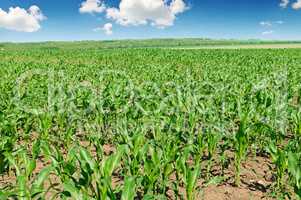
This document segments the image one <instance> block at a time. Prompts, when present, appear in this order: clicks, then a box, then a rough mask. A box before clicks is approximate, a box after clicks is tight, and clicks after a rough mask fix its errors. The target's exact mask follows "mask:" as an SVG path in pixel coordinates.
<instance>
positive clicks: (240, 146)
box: [234, 117, 249, 187]
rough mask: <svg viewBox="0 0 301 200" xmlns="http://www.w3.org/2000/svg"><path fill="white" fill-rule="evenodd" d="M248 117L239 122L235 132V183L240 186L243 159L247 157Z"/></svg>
mask: <svg viewBox="0 0 301 200" xmlns="http://www.w3.org/2000/svg"><path fill="white" fill-rule="evenodd" d="M246 123H247V119H246V117H244V118H243V119H242V120H241V121H240V124H239V129H238V131H237V132H236V134H235V162H234V164H235V185H236V186H238V187H239V186H240V171H241V161H242V160H243V159H244V158H245V156H246V152H247V149H248V144H249V142H248V135H247V132H246V129H247V127H246V126H247V124H246Z"/></svg>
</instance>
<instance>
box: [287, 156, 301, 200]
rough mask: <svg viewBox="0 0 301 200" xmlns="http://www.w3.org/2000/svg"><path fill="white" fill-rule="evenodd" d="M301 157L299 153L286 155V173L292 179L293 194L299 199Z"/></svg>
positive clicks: (300, 191)
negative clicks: (287, 172)
mask: <svg viewBox="0 0 301 200" xmlns="http://www.w3.org/2000/svg"><path fill="white" fill-rule="evenodd" d="M300 164H301V155H300V153H293V152H289V153H288V171H289V174H290V177H291V179H292V184H293V187H294V191H295V194H296V195H297V198H298V199H301V167H300Z"/></svg>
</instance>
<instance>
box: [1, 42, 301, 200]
mask: <svg viewBox="0 0 301 200" xmlns="http://www.w3.org/2000/svg"><path fill="white" fill-rule="evenodd" d="M3 48H4V50H3V51H0V77H1V79H0V134H1V140H0V199H78V200H82V199H83V200H85V199H87V200H88V199H97V200H98V199H99V200H105V199H113V200H114V199H122V200H131V199H145V200H151V199H187V200H193V199H209V198H208V196H210V191H212V190H213V191H214V189H216V188H219V187H227V188H231V191H232V190H233V191H237V192H236V193H240V192H239V191H248V197H249V198H248V199H301V112H300V111H301V110H300V109H301V107H300V106H301V50H300V49H282V50H277V49H252V50H251V49H250V50H248V49H244V50H238V49H237V50H235V49H234V50H222V49H219V50H214V49H212V50H206V49H202V50H179V49H178V50H176V49H175V50H172V49H156V48H154V49H147V48H136V49H134V48H133V49H130V48H129V49H127V48H125V49H118V48H116V49H89V48H83V49H81V48H76V49H72V48H68V49H64V48H60V47H57V48H24V49H22V48H21V49H19V50H18V49H15V48H12V49H5V47H3ZM263 168H264V170H263ZM210 188H211V190H210V191H208V190H209V189H210ZM252 188H253V189H252ZM212 194H213V193H212ZM220 199H222V197H221V198H220ZM232 199H235V198H234V197H233V198H232ZM240 199H244V197H241V198H240Z"/></svg>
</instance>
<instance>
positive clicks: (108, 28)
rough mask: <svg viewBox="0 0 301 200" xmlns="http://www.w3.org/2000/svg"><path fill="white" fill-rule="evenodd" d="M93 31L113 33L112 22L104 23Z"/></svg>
mask: <svg viewBox="0 0 301 200" xmlns="http://www.w3.org/2000/svg"><path fill="white" fill-rule="evenodd" d="M94 31H104V32H105V34H107V35H112V34H113V24H111V23H106V24H105V25H104V26H103V27H98V28H95V29H94Z"/></svg>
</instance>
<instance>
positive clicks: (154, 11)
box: [107, 0, 188, 28]
mask: <svg viewBox="0 0 301 200" xmlns="http://www.w3.org/2000/svg"><path fill="white" fill-rule="evenodd" d="M168 2H170V1H167V0H165V1H163V0H143V1H142V0H121V2H120V4H119V8H108V9H107V18H109V19H112V20H115V21H116V23H118V24H120V25H123V26H128V25H134V26H138V25H145V24H148V23H150V24H151V25H153V26H156V27H159V28H164V27H167V26H172V25H173V24H174V21H175V19H176V15H177V14H180V13H182V12H184V11H185V10H187V9H188V7H187V5H186V4H185V2H184V1H183V0H172V1H171V2H170V3H168Z"/></svg>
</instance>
